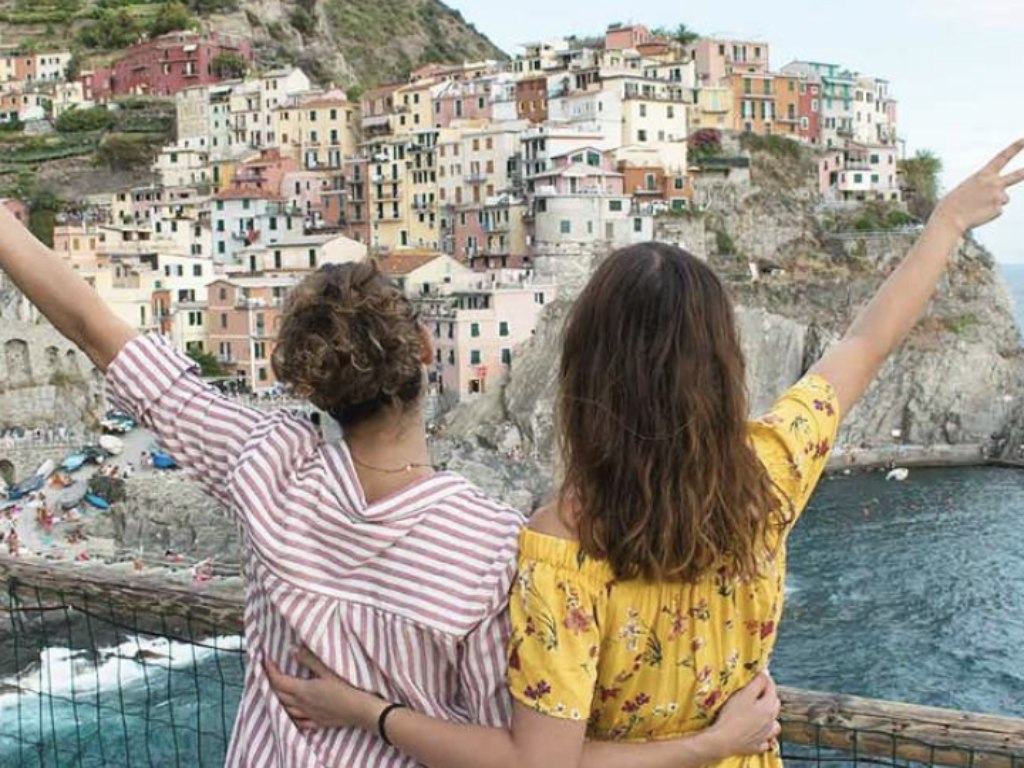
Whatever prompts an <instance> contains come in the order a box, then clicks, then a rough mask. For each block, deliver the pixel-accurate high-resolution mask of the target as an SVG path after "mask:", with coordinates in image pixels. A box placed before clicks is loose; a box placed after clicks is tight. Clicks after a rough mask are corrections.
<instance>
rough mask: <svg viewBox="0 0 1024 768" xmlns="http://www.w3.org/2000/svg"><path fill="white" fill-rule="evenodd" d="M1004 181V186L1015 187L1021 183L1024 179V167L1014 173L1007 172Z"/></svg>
mask: <svg viewBox="0 0 1024 768" xmlns="http://www.w3.org/2000/svg"><path fill="white" fill-rule="evenodd" d="M1002 181H1003V187H1005V188H1009V187H1013V186H1016V185H1017V184H1020V183H1021V182H1022V181H1024V168H1022V169H1021V170H1019V171H1014V172H1013V173H1008V174H1006V175H1005V176H1003V179H1002ZM1007 199H1009V198H1007Z"/></svg>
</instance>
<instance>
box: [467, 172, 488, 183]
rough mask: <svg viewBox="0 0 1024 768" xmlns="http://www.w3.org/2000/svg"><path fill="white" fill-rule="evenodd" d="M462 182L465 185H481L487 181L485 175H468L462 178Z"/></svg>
mask: <svg viewBox="0 0 1024 768" xmlns="http://www.w3.org/2000/svg"><path fill="white" fill-rule="evenodd" d="M462 180H463V181H464V182H466V183H467V184H483V183H485V182H486V181H487V174H486V173H479V172H477V173H470V174H467V175H466V176H463V177H462Z"/></svg>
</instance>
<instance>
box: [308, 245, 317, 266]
mask: <svg viewBox="0 0 1024 768" xmlns="http://www.w3.org/2000/svg"><path fill="white" fill-rule="evenodd" d="M309 267H310V269H316V248H310V249H309Z"/></svg>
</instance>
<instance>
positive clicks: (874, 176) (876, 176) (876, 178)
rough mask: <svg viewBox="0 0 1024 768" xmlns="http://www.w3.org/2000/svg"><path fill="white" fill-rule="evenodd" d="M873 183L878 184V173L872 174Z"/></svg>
mask: <svg viewBox="0 0 1024 768" xmlns="http://www.w3.org/2000/svg"><path fill="white" fill-rule="evenodd" d="M871 183H872V184H877V183H878V174H877V173H873V174H871Z"/></svg>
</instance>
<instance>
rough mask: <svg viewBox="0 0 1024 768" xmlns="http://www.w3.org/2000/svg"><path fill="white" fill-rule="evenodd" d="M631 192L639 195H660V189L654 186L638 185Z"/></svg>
mask: <svg viewBox="0 0 1024 768" xmlns="http://www.w3.org/2000/svg"><path fill="white" fill-rule="evenodd" d="M633 194H634V195H641V196H652V197H661V195H662V191H661V190H660V189H658V188H656V187H639V186H638V187H636V188H634V189H633Z"/></svg>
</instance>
